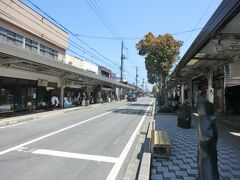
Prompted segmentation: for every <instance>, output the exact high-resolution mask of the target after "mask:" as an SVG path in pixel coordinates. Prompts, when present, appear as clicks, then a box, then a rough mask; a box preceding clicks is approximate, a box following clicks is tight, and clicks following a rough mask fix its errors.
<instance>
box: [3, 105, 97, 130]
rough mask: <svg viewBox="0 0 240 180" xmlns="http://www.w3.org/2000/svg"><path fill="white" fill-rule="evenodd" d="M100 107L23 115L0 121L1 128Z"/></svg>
mask: <svg viewBox="0 0 240 180" xmlns="http://www.w3.org/2000/svg"><path fill="white" fill-rule="evenodd" d="M99 105H101V104H94V105H91V106H84V107H74V108H69V109H59V110H54V111H47V112H39V113H35V114H28V115H23V116H17V117H10V118H4V119H1V120H0V127H2V126H8V125H13V124H16V123H20V122H25V121H31V120H35V119H41V118H45V117H49V116H54V115H57V114H63V113H70V112H75V111H79V110H82V109H90V108H94V107H97V106H99Z"/></svg>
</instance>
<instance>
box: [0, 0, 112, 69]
mask: <svg viewBox="0 0 240 180" xmlns="http://www.w3.org/2000/svg"><path fill="white" fill-rule="evenodd" d="M0 1H1V0H0ZM1 2H3V1H1ZM3 3H4V2H3ZM4 4H5V3H4ZM6 5H7V4H6ZM10 8H12V7H11V6H10ZM14 10H15V9H14ZM19 13H20V12H19ZM0 14H2V15H4V16H6V17H8V18H9V19H11V20H13V21H15V22H17V23H19V24H21V25H22V26H24V27H26V28H28V29H30V30H32V31H33V32H35V33H36V34H38V35H39V36H41V33H40V32H39V31H36V30H35V29H33V28H32V27H31V26H28V25H27V24H26V23H23V22H22V21H20V20H18V19H16V18H14V17H13V16H11V15H10V14H8V13H6V12H4V11H2V10H0ZM20 14H21V15H23V14H22V13H20ZM25 17H26V16H25ZM29 19H30V18H29ZM35 23H36V22H35ZM36 24H38V23H36ZM38 25H40V26H41V27H43V26H42V25H41V24H38ZM43 28H44V27H43ZM48 31H49V30H48ZM49 32H50V33H53V32H51V31H49ZM56 36H57V37H59V36H58V35H56ZM44 38H45V39H47V40H48V41H50V42H51V41H53V40H52V39H49V38H48V37H46V36H45V37H44ZM59 38H60V39H62V40H64V39H63V38H61V37H59ZM64 41H66V42H67V40H64ZM69 44H70V45H72V46H74V47H75V48H77V49H79V50H81V51H83V52H88V53H89V54H90V55H92V57H95V58H97V59H98V60H99V61H101V62H102V63H105V62H104V61H103V60H102V59H101V58H99V57H97V56H95V55H94V54H92V53H91V52H89V51H88V50H86V49H84V48H82V47H81V46H79V45H78V44H77V43H75V42H74V41H70V42H69ZM81 48H82V49H81ZM67 50H69V51H72V50H71V49H70V48H68V49H67ZM72 52H73V51H72ZM75 54H76V53H75ZM77 55H79V54H77ZM84 58H85V59H86V60H87V61H89V62H92V63H94V64H97V63H95V62H93V61H90V60H89V59H88V58H86V57H84ZM98 65H99V64H98ZM109 65H110V64H109ZM111 66H112V68H113V69H115V70H116V67H114V66H113V65H111Z"/></svg>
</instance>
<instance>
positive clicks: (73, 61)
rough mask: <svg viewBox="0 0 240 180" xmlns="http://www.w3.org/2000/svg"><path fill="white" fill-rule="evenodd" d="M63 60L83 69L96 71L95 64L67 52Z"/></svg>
mask: <svg viewBox="0 0 240 180" xmlns="http://www.w3.org/2000/svg"><path fill="white" fill-rule="evenodd" d="M63 62H64V63H66V64H69V65H72V66H75V67H77V68H80V69H84V70H85V71H89V72H93V73H95V74H97V73H98V67H97V66H96V65H94V64H91V63H89V62H87V61H84V60H82V59H80V58H77V57H74V56H71V55H68V54H66V56H65V59H64V61H63Z"/></svg>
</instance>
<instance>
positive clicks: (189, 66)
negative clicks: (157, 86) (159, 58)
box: [168, 0, 240, 87]
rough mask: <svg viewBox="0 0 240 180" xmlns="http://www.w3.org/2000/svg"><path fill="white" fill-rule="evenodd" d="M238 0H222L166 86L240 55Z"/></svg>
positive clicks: (239, 5)
mask: <svg viewBox="0 0 240 180" xmlns="http://www.w3.org/2000/svg"><path fill="white" fill-rule="evenodd" d="M239 12H240V1H238V0H224V1H223V2H222V3H221V5H220V6H219V7H218V9H217V10H216V11H215V13H214V14H213V15H212V17H211V18H210V19H209V21H208V22H207V24H206V25H205V27H204V28H203V29H202V31H201V32H200V33H199V35H198V36H197V38H196V39H195V41H194V42H193V43H192V45H191V46H190V48H189V49H188V51H187V52H186V53H185V55H184V56H183V58H182V59H181V61H180V62H179V63H178V65H177V66H176V68H175V69H174V71H173V72H172V74H171V75H170V78H169V82H168V83H169V86H170V87H171V86H176V85H177V84H178V83H179V82H183V81H186V80H188V79H192V78H193V77H197V76H199V75H201V74H206V73H208V72H209V71H211V70H214V69H216V68H218V67H220V66H223V65H225V64H228V63H229V62H235V61H239V57H240V14H239Z"/></svg>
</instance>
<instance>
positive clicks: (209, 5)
mask: <svg viewBox="0 0 240 180" xmlns="http://www.w3.org/2000/svg"><path fill="white" fill-rule="evenodd" d="M213 2H214V0H212V1H211V2H210V4H209V5H208V7H207V9H206V10H205V11H204V13H203V14H202V16H201V18H200V19H199V20H198V22H197V23H196V24H195V26H194V28H196V27H197V26H198V25H199V23H200V22H201V21H202V19H203V17H204V16H205V15H206V13H207V11H208V10H209V8H210V7H211V5H212V4H213ZM201 29H202V28H201ZM191 36H192V32H191V33H190V34H189V35H188V36H187V38H186V41H185V43H186V42H187V41H188V40H189V38H190V37H191Z"/></svg>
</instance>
